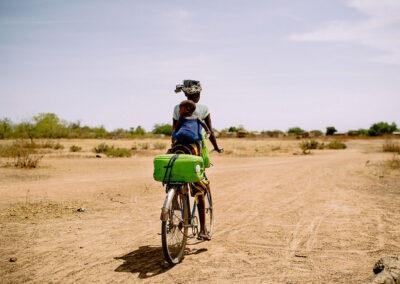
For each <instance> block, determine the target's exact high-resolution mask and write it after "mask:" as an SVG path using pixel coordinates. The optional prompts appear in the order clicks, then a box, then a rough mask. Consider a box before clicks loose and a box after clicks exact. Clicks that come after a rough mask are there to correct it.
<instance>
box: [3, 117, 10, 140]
mask: <svg viewBox="0 0 400 284" xmlns="http://www.w3.org/2000/svg"><path fill="white" fill-rule="evenodd" d="M12 134H13V123H12V121H11V120H10V119H9V118H3V119H1V120H0V139H6V138H10V137H11V136H12Z"/></svg>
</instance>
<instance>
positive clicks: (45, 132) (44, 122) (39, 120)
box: [33, 113, 67, 138]
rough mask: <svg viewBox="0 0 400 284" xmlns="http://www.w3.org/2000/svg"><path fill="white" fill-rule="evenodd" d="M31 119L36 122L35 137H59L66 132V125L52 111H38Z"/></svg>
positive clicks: (63, 135)
mask: <svg viewBox="0 0 400 284" xmlns="http://www.w3.org/2000/svg"><path fill="white" fill-rule="evenodd" d="M33 120H34V121H35V122H36V125H35V135H36V136H37V137H45V138H60V137H65V136H66V134H67V128H66V126H65V125H64V123H61V122H60V119H59V118H58V116H57V115H56V114H54V113H39V115H37V116H35V117H34V118H33Z"/></svg>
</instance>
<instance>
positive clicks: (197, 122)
mask: <svg viewBox="0 0 400 284" xmlns="http://www.w3.org/2000/svg"><path fill="white" fill-rule="evenodd" d="M195 110H196V104H195V103H194V102H193V101H191V100H185V101H183V102H181V103H180V104H179V119H178V122H177V123H176V125H175V131H174V132H173V133H172V137H173V138H174V139H175V140H177V141H178V143H182V144H191V143H197V142H200V141H202V140H203V137H202V135H201V129H202V128H204V130H205V131H206V133H207V134H208V135H210V134H211V131H210V130H209V129H208V127H207V125H206V124H205V123H204V121H202V120H201V119H200V118H199V117H198V116H195V115H193V112H194V111H195Z"/></svg>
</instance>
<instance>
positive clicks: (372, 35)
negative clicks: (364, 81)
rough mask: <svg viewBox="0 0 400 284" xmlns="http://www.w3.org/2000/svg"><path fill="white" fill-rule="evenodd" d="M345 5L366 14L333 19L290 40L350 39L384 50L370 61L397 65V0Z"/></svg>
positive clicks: (399, 6)
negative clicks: (351, 18) (363, 16)
mask: <svg viewBox="0 0 400 284" xmlns="http://www.w3.org/2000/svg"><path fill="white" fill-rule="evenodd" d="M346 3H347V5H348V6H349V7H351V8H353V9H356V10H357V11H358V12H360V13H362V14H364V15H365V16H366V18H365V19H362V20H357V21H332V22H330V23H328V24H327V25H325V26H324V27H322V28H317V29H315V30H314V31H311V32H307V33H301V34H294V35H291V36H289V39H290V40H295V41H310V42H352V43H357V44H361V45H363V46H367V47H370V48H374V49H377V50H380V51H382V52H383V53H382V54H381V55H379V56H377V57H374V58H370V60H371V61H375V62H380V63H387V64H399V65H400V1H397V0H380V1H376V0H352V1H348V2H346Z"/></svg>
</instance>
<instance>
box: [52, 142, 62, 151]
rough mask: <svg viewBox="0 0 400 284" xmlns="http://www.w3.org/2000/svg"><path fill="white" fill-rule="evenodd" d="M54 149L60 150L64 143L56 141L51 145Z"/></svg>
mask: <svg viewBox="0 0 400 284" xmlns="http://www.w3.org/2000/svg"><path fill="white" fill-rule="evenodd" d="M53 149H54V150H62V149H64V145H62V144H60V143H58V142H57V143H56V144H55V145H54V147H53Z"/></svg>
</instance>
